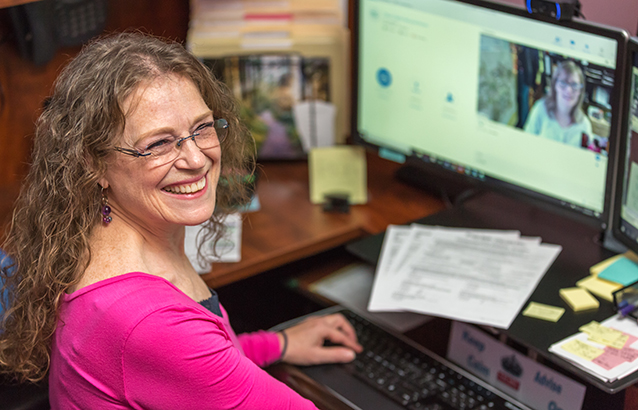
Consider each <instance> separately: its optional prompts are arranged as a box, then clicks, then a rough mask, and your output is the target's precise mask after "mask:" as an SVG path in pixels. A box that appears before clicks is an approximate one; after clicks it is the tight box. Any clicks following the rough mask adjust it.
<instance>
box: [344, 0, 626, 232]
mask: <svg viewBox="0 0 638 410" xmlns="http://www.w3.org/2000/svg"><path fill="white" fill-rule="evenodd" d="M455 2H457V3H465V4H468V5H470V6H477V7H482V8H487V9H491V10H494V11H497V12H502V13H506V14H511V15H514V16H518V17H524V18H529V19H532V20H537V21H539V22H542V23H547V24H552V25H557V26H561V27H566V28H569V29H574V30H579V31H583V32H586V33H590V34H594V35H599V36H603V37H607V38H610V39H612V40H615V41H616V42H617V44H618V46H617V53H616V77H615V78H616V79H617V86H616V87H614V89H613V91H612V95H611V97H610V100H611V106H612V111H613V112H616V113H617V114H616V116H615V117H616V118H614V119H613V120H612V124H611V126H610V133H609V151H608V152H609V154H608V165H607V176H606V183H605V195H604V204H603V210H602V212H600V214H599V216H598V217H597V216H595V215H587V214H585V213H583V212H577V211H574V210H572V209H571V208H570V207H569V206H564V205H561V204H560V202H561V201H560V200H558V199H556V198H554V197H550V196H547V195H544V194H541V193H539V192H535V191H531V190H528V189H525V188H522V187H520V186H517V185H514V184H511V183H508V182H505V181H503V180H481V181H479V180H477V179H475V178H471V177H468V176H466V175H464V174H460V173H457V172H453V171H451V170H446V169H444V168H443V167H441V166H439V165H433V164H430V163H426V162H425V161H422V160H421V159H419V158H417V157H416V156H414V155H412V156H407V157H406V162H405V163H406V165H408V166H414V167H416V168H419V169H422V170H423V171H424V172H425V173H426V175H427V176H428V177H431V178H436V179H440V180H442V181H445V182H444V183H445V184H449V185H450V186H451V187H452V188H451V191H453V192H459V191H462V190H466V189H482V188H485V189H489V190H492V191H496V192H499V193H501V194H504V195H507V196H511V197H514V198H515V199H519V200H526V201H529V202H530V203H532V204H534V205H535V206H538V207H540V208H543V209H546V210H550V211H552V212H554V213H556V214H559V215H563V216H567V217H570V218H572V219H575V220H577V221H579V222H581V223H585V224H587V225H589V226H594V227H596V228H600V229H601V230H604V229H607V228H608V227H609V224H610V218H611V211H612V198H613V192H614V175H615V169H616V159H617V145H618V144H617V142H618V138H619V135H620V134H619V132H620V129H619V122H620V121H619V120H620V119H621V118H623V117H622V106H621V104H622V101H623V95H622V94H623V90H624V88H625V87H624V81H625V70H624V68H625V61H626V43H627V41H628V39H629V35H628V34H627V32H625V31H624V30H622V29H620V28H615V27H610V26H606V25H602V24H597V23H592V22H586V21H583V20H570V21H557V20H555V19H552V18H550V17H548V16H544V15H537V14H530V13H528V11H527V10H526V9H524V8H521V7H517V6H515V5H509V4H503V3H495V2H492V1H488V0H455ZM359 3H360V0H355V1H354V3H353V6H352V13H353V24H352V28H353V32H352V36H351V39H352V45H351V51H352V55H353V59H352V81H351V85H352V93H351V96H352V97H351V103H352V106H351V140H352V142H353V143H355V144H357V145H362V146H364V147H366V148H367V149H369V150H372V151H373V152H376V153H377V155H378V154H379V153H378V151H379V149H380V148H384V147H381V146H379V145H376V144H373V143H371V142H369V141H367V140H365V139H363V138H362V137H360V135H359V132H358V115H359V112H358V103H359V96H358V90H359V82H358V79H359V77H358V73H359V31H360V26H359V24H360V21H359V14H360V5H359Z"/></svg>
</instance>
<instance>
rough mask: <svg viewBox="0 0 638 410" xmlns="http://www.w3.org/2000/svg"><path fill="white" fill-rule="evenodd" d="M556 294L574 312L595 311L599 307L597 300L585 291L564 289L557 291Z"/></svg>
mask: <svg viewBox="0 0 638 410" xmlns="http://www.w3.org/2000/svg"><path fill="white" fill-rule="evenodd" d="M558 293H559V294H560V297H561V298H562V299H563V300H564V301H565V303H567V304H568V305H569V307H570V308H572V310H573V311H574V312H580V311H583V310H590V309H597V308H598V306H600V303H599V302H598V300H597V299H596V298H595V297H593V296H592V295H591V294H590V293H589V292H587V291H586V290H585V289H581V288H565V289H561V290H559V291H558Z"/></svg>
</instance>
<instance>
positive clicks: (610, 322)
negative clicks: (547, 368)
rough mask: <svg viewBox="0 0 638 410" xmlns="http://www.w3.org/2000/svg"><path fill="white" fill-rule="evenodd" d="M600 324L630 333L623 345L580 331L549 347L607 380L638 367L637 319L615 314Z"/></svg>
mask: <svg viewBox="0 0 638 410" xmlns="http://www.w3.org/2000/svg"><path fill="white" fill-rule="evenodd" d="M600 324H601V325H602V326H604V327H607V328H611V329H614V330H617V331H619V332H622V333H623V334H624V335H625V336H627V337H626V339H625V341H624V344H623V346H622V347H621V346H616V348H614V347H612V346H609V345H606V344H604V343H600V342H596V341H593V340H591V338H590V335H588V334H587V333H584V332H580V333H577V334H575V335H573V336H570V337H568V338H566V339H563V340H561V341H560V342H558V343H554V344H553V345H551V346H550V348H549V351H550V352H552V353H554V354H556V355H558V356H560V357H562V358H564V359H566V360H568V361H570V362H572V364H574V365H575V366H577V367H580V368H581V369H583V370H584V371H586V372H588V373H590V374H592V375H594V376H596V377H598V378H599V379H601V380H603V381H605V382H613V381H615V380H618V379H621V378H623V377H625V376H627V375H629V374H631V373H633V372H635V371H636V370H638V326H636V320H635V319H632V318H630V317H620V316H619V315H615V316H612V317H611V318H609V319H607V320H605V321H604V322H602V323H600ZM618 347H620V348H618Z"/></svg>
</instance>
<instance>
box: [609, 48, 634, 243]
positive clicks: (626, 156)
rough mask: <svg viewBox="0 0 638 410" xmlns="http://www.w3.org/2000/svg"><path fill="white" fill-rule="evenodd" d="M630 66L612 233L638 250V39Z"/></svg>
mask: <svg viewBox="0 0 638 410" xmlns="http://www.w3.org/2000/svg"><path fill="white" fill-rule="evenodd" d="M626 66H627V67H626V73H625V75H626V77H625V78H626V81H625V83H626V86H625V97H624V98H623V124H622V127H621V131H620V138H619V144H618V166H617V170H618V172H617V177H616V190H615V195H614V212H613V218H612V222H613V223H612V232H613V236H614V238H616V239H618V240H619V241H620V242H621V243H622V244H624V245H625V246H627V247H628V248H629V249H631V250H633V251H634V252H638V39H635V38H632V39H630V40H629V43H628V44H627V65H626Z"/></svg>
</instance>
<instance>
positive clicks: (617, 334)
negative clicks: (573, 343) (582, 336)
mask: <svg viewBox="0 0 638 410" xmlns="http://www.w3.org/2000/svg"><path fill="white" fill-rule="evenodd" d="M578 330H580V331H581V332H583V333H587V335H588V336H589V340H591V341H592V342H596V343H600V344H603V345H606V346H611V347H613V348H615V349H622V348H623V347H624V346H625V343H627V340H629V336H627V335H626V334H624V333H623V332H621V331H620V330H616V329H612V328H610V327H607V326H603V325H601V324H600V323H598V322H596V321H595V320H594V321H591V322H589V323H587V324H586V325H583V326H581V327H580V328H579V329H578Z"/></svg>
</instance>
